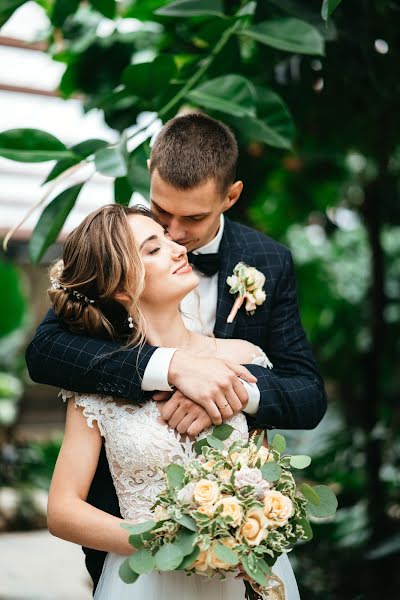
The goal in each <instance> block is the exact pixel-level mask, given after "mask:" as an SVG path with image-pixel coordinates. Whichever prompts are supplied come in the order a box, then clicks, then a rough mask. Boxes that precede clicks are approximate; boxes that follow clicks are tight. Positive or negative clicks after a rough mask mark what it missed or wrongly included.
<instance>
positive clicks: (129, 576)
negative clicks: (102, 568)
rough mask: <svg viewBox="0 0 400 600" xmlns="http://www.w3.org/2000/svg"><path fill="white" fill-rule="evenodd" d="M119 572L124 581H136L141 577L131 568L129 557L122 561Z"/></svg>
mask: <svg viewBox="0 0 400 600" xmlns="http://www.w3.org/2000/svg"><path fill="white" fill-rule="evenodd" d="M118 572H119V576H120V577H121V579H122V581H123V582H124V583H135V581H136V579H137V578H138V577H139V575H138V574H137V573H135V572H134V571H132V569H131V568H130V566H129V558H126V559H125V560H124V562H122V563H121V565H120V567H119V571H118Z"/></svg>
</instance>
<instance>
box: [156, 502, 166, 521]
mask: <svg viewBox="0 0 400 600" xmlns="http://www.w3.org/2000/svg"><path fill="white" fill-rule="evenodd" d="M154 518H155V520H156V521H166V520H167V519H169V514H168V511H167V509H166V508H164V507H163V506H160V505H158V506H156V507H155V509H154Z"/></svg>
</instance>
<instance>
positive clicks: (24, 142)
mask: <svg viewBox="0 0 400 600" xmlns="http://www.w3.org/2000/svg"><path fill="white" fill-rule="evenodd" d="M0 156H4V158H8V159H10V160H16V161H19V162H33V163H35V162H46V161H48V160H58V159H61V158H72V157H73V156H74V155H73V152H71V150H68V149H67V148H66V147H65V146H64V144H63V143H62V142H60V140H58V139H57V138H56V137H54V135H51V134H50V133H47V132H46V131H41V130H40V129H8V130H7V131H3V132H1V133H0Z"/></svg>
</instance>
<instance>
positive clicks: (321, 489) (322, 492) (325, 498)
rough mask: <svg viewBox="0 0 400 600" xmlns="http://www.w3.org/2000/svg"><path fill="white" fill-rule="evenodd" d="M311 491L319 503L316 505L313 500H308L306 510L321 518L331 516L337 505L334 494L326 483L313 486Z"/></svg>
mask: <svg viewBox="0 0 400 600" xmlns="http://www.w3.org/2000/svg"><path fill="white" fill-rule="evenodd" d="M313 491H314V492H315V493H316V494H317V496H318V498H319V504H318V505H316V504H315V503H314V502H310V501H309V502H308V504H307V510H308V512H309V513H310V515H312V516H313V517H317V518H321V519H322V518H324V517H332V516H333V515H334V514H335V512H336V510H337V506H338V501H337V498H336V496H335V494H334V493H333V492H332V490H331V489H330V488H329V487H328V486H326V485H316V486H314V488H313ZM307 500H308V498H307Z"/></svg>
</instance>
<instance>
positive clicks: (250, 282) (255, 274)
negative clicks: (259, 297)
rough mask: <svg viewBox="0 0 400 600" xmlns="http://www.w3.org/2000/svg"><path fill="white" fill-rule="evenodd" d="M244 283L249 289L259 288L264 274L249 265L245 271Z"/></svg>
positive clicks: (262, 282) (263, 280)
mask: <svg viewBox="0 0 400 600" xmlns="http://www.w3.org/2000/svg"><path fill="white" fill-rule="evenodd" d="M246 283H247V289H248V290H249V291H252V290H257V289H261V288H262V287H263V285H264V283H265V275H264V274H263V273H261V271H258V270H257V269H256V268H255V267H249V268H248V269H247V271H246Z"/></svg>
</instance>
